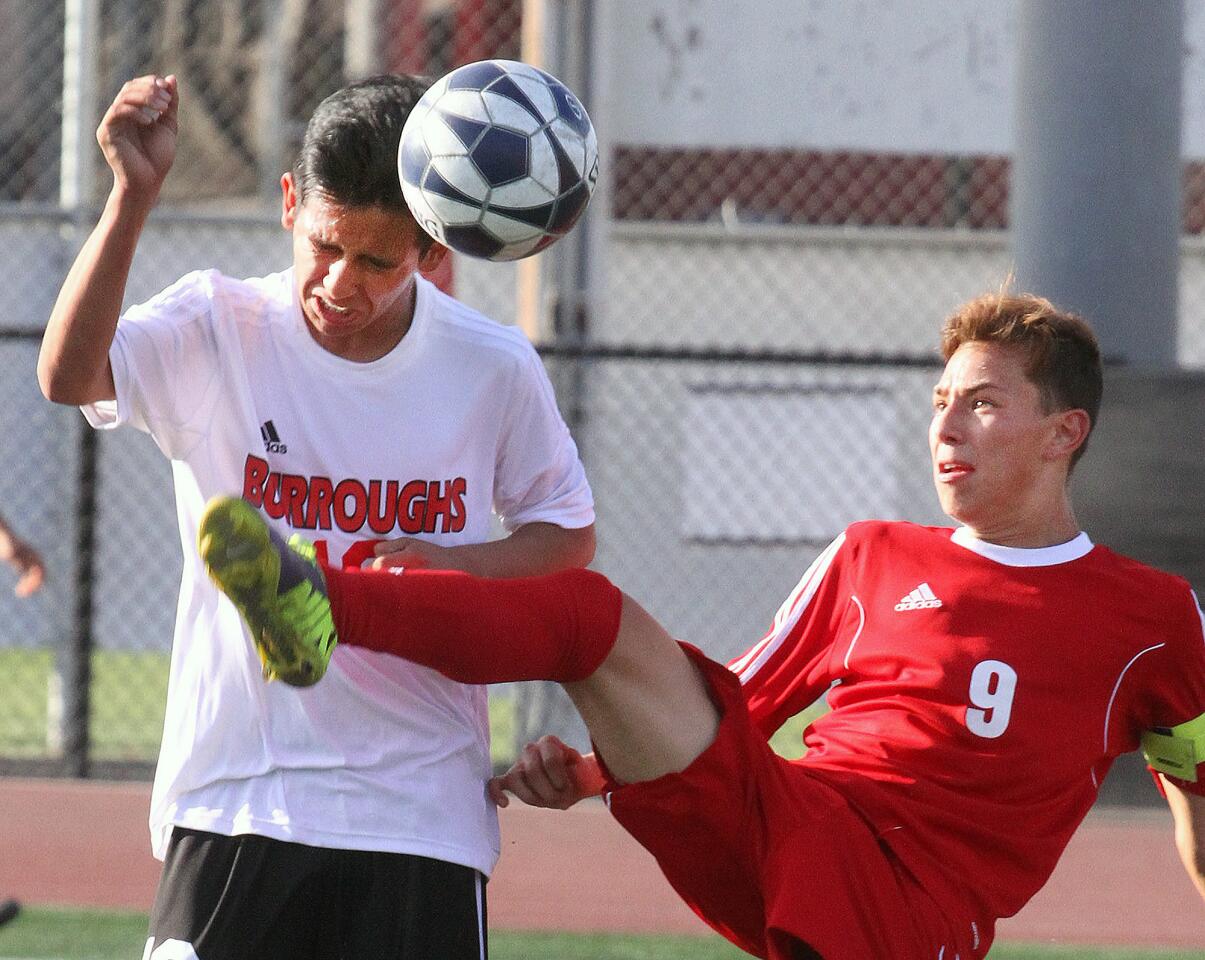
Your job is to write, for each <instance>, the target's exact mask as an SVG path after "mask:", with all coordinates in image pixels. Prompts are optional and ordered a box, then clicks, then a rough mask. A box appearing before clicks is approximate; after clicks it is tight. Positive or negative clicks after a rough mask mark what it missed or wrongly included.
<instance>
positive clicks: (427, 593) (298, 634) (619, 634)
mask: <svg viewBox="0 0 1205 960" xmlns="http://www.w3.org/2000/svg"><path fill="white" fill-rule="evenodd" d="M198 540H199V543H200V547H201V555H202V559H203V560H204V561H205V563H206V566H207V568H208V569H209V572H210V574H211V576H212V577H213V579H214V580H215V582H217V584H218V586H219V587H221V588H222V590H223V591H224V592H226V593H227V595H229V596H230V597H231V599H232V600H233V601H234V603H235V605H236V606H237V607H238V608H239V611H240V613H242V614H243V616H244V619H246V620H247V621H248V623H249V624H250V625H251V628H252V634H253V637H254V638H255V640H256V645H257V647H258V648H259V650H260V655H261V657H263V658H264V659H265V664H266V666H267V667H269V671H268V672H276V673H277V675H279V676H280V677H281V679H284V680H285V681H286V682H296V678H295V672H294V671H272V670H271V669H270V668H271V667H272V664H273V662H274V658H280V659H281V660H282V662H284V663H286V664H290V665H291V664H295V663H297V662H308V661H313V660H315V659H316V660H318V661H320V663H321V668H322V670H324V669H325V662H326V660H327V659H329V657H330V651H331V649H332V646H333V644H332V643H331V642H330V624H332V623H333V627H334V632H335V634H336V635H337V637H338V642H339V643H343V644H350V645H352V646H360V647H364V648H367V649H372V650H378V651H381V652H386V653H391V654H394V655H396V656H400V657H404V658H406V659H408V660H412V661H414V662H416V663H420V664H423V665H424V666H427V667H431V668H432V669H434V670H438V671H439V672H441V673H443V674H445V675H446V676H448V677H451V678H452V679H454V680H458V681H460V682H462V683H501V682H506V681H514V680H536V679H542V680H555V681H557V682H559V683H562V684H563V685H564V686H565V689H566V691H567V692H568V694H569V696H570V697H571V699H572V700H573V702H574V704H575V706H576V707H577V709H578V711H579V712H580V713H581V715H582V718H583V720H585V723H586V727H587V729H588V730H589V731H590V735H591V737H592V738H593V739H594V742H595V744H596V746H597V747H598V749H599V751H600V753H601V754H602V756H603V758H604V760H605V761H606V762H607V765H608V767H609V768H610V770H611V772H612V774H613V775H614V776H615V777H616V778H618V779H619V780H621V781H624V782H638V781H645V780H651V779H655V778H656V777H659V776H662V775H664V774H666V773H671V772H676V771H679V770H682V769H684V768H685V767H686V766H687V765H688V764H689V763H690V762H691V761H692V760H693V759H694V758H695V757H697V756H698V755H699V754H700V753H702V751H703V750H704V749H706V748H707V746H708V745H709V744H710V743H711V742H712V740H713V739H714V737H715V732H716V729H717V727H718V723H719V713H718V710H717V709H716V707H715V705H714V704H713V702H712V700H711V697H710V695H709V692H708V688H707V685H706V683H705V682H704V680H703V678H702V676H701V674H700V673H699V671H698V670H697V668H696V667H695V666H694V665H693V664H692V663H691V662H690V661H689V660H688V659H687V657H686V654H685V653H683V651H682V649H681V647H679V645H678V643H677V642H676V641H675V640H674V639H673V638H672V637H670V635H669V634H668V633H667V632H666V631H665V629H664V628H663V627H662V626H661V625H660V624H659V623H657V621H656V620H655V619H653V617H651V616H650V615H649V614H648V613H647V612H646V611H645V610H643V609H642V608H641V607H640V605H639V604H637V603H636V602H635V601H634V600H632V599H631V598H629V597H625V596H624V595H623V594H622V593H621V592H620V591H619V590H618V588H616V587H615V586H614V585H613V584H611V583H610V582H609V581H608V580H607V579H606V578H605V577H602V576H601V575H599V574H597V573H593V572H591V571H588V570H567V571H562V572H560V573H555V574H550V575H547V576H542V577H529V578H522V579H514V580H487V579H482V578H478V577H472V576H469V575H468V574H463V573H455V572H447V571H412V572H408V573H405V574H401V575H398V574H396V573H391V572H387V571H359V570H354V571H342V570H333V569H330V568H324V569H323V571H322V576H321V577H319V578H315V577H313V576H312V572H313V570H314V567H313V561H312V558H311V557H309V556H306V555H305V554H304V552H299V551H298V550H297V549H295V548H293V547H289V546H288V545H286V544H285V543H284V541H283V540H282V539H281V538H280V537H279V535H278V534H276V533H275V532H274V531H272V530H271V529H270V528H269V527H268V526H267V523H266V522H265V521H264V520H263V518H262V517H261V516H260V515H259V513H258V512H257V511H255V510H254V508H252V507H251V506H250V505H249V504H246V503H244V502H243V501H241V500H238V499H236V498H221V499H218V500H215V501H213V502H211V504H210V505H209V507H208V508H207V509H206V513H205V516H204V517H203V518H202V522H201V526H200V530H199V535H198ZM303 581H304V584H303V586H302V587H301V588H299V587H298V584H301V583H302V582H303ZM316 587H320V588H321V589H317V588H316ZM299 593H304V594H305V603H304V604H299V603H298V602H297V596H298V594H299ZM315 596H318V597H319V598H320V601H315V600H314V599H313V597H315ZM327 602H329V610H330V617H329V618H325V617H316V616H315V610H314V608H315V606H316V605H324V604H326V603H327ZM315 624H317V626H315ZM321 672H322V671H321V670H318V671H314V673H316V674H317V676H318V677H320V676H321ZM312 675H313V674H311V673H307V674H306V675H305V676H304V677H301V678H300V679H301V680H302V681H309V682H313V681H312V680H310V677H311V676H312ZM299 685H305V684H304V683H301V684H299Z"/></svg>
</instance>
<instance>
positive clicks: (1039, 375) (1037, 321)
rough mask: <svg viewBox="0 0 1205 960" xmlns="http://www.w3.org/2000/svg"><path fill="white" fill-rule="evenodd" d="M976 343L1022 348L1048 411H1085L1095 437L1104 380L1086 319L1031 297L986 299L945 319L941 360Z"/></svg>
mask: <svg viewBox="0 0 1205 960" xmlns="http://www.w3.org/2000/svg"><path fill="white" fill-rule="evenodd" d="M972 341H984V342H987V343H1001V344H1005V345H1007V346H1015V347H1018V348H1019V349H1020V350H1021V351H1022V352H1024V354H1025V355H1026V363H1025V375H1026V376H1027V377H1028V378H1029V380H1030V381H1031V382H1032V383H1034V384H1036V385H1037V387H1038V389H1039V390H1040V391H1041V394H1042V404H1043V406H1044V407H1045V409H1046V411H1047V412H1052V411H1054V410H1083V411H1085V412H1086V413H1087V414H1088V433H1089V435H1091V433H1092V428H1093V427H1095V426H1096V418H1097V415H1098V414H1099V413H1100V398H1101V393H1102V392H1103V389H1104V377H1103V373H1102V369H1101V359H1100V346H1099V344H1098V343H1097V342H1096V334H1094V333H1093V332H1092V328H1091V327H1090V326H1089V325H1088V323H1087V321H1086V320H1084V319H1083V318H1082V317H1079V316H1077V315H1076V314H1074V313H1067V312H1066V311H1062V310H1059V309H1058V308H1057V307H1056V306H1055V305H1054V304H1052V303H1051V302H1050V301H1049V300H1045V299H1043V298H1042V297H1036V296H1034V295H1032V294H1028V293H1025V294H1016V295H1014V294H1009V293H1005V292H1001V293H992V294H986V295H984V296H982V297H978V298H976V299H974V300H971V301H969V302H968V303H964V304H963V305H962V306H961V307H959V308H958V309H957V310H956V311H955V312H954V313H953V315H951V316H950V317H949V318H948V319H947V320H946V322H945V326H943V327H942V331H941V355H942V356H943V357H944V358H945V359H946V360H949V359H950V357H952V356H953V355H954V352H955V351H956V350H957V349H958V348H959V347H961V346H962V345H963V344H964V343H970V342H972ZM1087 446H1088V441H1087V439H1086V438H1085V440H1084V442H1083V443H1082V444H1080V447H1079V449H1078V450H1076V451H1075V452H1074V453H1073V454H1072V455H1071V466H1075V464H1076V462H1077V461H1078V460H1079V458H1080V457H1081V456H1082V455H1083V453H1084V450H1085V449H1086V448H1087Z"/></svg>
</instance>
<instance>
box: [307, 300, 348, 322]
mask: <svg viewBox="0 0 1205 960" xmlns="http://www.w3.org/2000/svg"><path fill="white" fill-rule="evenodd" d="M310 299H311V301H312V302H313V304H314V311H315V312H316V313H317V314H318V316H319V317H321V318H322V319H323V320H324V321H327V322H329V323H339V322H340V321H343V320H346V319H347V318H348V317H349V316H351V312H352V311H351V307H341V306H339V305H337V304H334V303H331V301H329V300H327V299H326V297H323V296H321V295H319V294H314V295H313V296H312V297H311V298H310Z"/></svg>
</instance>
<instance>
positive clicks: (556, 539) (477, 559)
mask: <svg viewBox="0 0 1205 960" xmlns="http://www.w3.org/2000/svg"><path fill="white" fill-rule="evenodd" d="M448 553H449V554H450V555H451V556H452V557H453V558H454V560H455V567H456V568H457V569H460V570H464V571H465V572H466V573H471V574H473V575H474V576H478V577H495V578H498V577H506V578H511V577H535V576H540V575H542V574H546V573H556V572H557V571H559V570H569V569H572V568H574V567H584V566H586V564H588V563H589V562H590V561H591V560H592V559H593V558H594V527H593V526H589V527H582V528H580V529H574V530H570V529H566V528H564V527H558V526H556V525H555V524H551V523H529V524H526V525H525V526H522V527H520V528H519V529H518V530H516V531H515V532H514V533H512V534H511V535H510V536H509V537H504V538H503V539H501V540H491V541H489V542H488V543H475V544H465V545H463V546H458V547H449V548H448Z"/></svg>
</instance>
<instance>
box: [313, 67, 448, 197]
mask: <svg viewBox="0 0 1205 960" xmlns="http://www.w3.org/2000/svg"><path fill="white" fill-rule="evenodd" d="M428 85H429V84H428V82H427V81H426V80H423V79H421V78H419V77H411V76H401V75H394V74H382V75H381V76H376V77H368V78H367V79H365V80H359V81H357V82H356V83H352V84H348V85H347V86H346V87H342V88H340V89H339V90H336V91H335V92H334V93H332V94H331V95H330V96H329V97H327V98H326V99H325V100H323V101H322V102H321V103H320V104H318V108H317V109H316V110H315V111H314V113H313V116H311V117H310V122H309V123H308V124H307V125H306V128H305V139H304V140H302V143H301V150H300V152H299V153H298V154H297V160H296V162H295V163H294V164H293V181H294V186H295V189H296V191H297V199H298V201H299V202H301V201H303V200H304V199H305V198H306V197H307V196H308V195H309V194H310V193H311V192H314V193H319V194H321V195H322V196H324V197H327V198H328V199H330V200H332V201H334V202H335V203H339V204H342V205H344V206H349V207H368V206H380V207H384V208H385V209H387V210H392V211H402V212H408V208H407V206H406V201H405V199H404V198H403V197H402V185H401V181H400V180H399V179H398V172H397V150H398V142H399V141H400V140H401V138H402V127H403V126H404V125H405V123H406V118H407V117H409V116H410V111H411V110H412V109H413V108H414V105H415V104H416V103H417V102H418V100H419V98H420V97H421V96H422V95H423V94H424V93H425V92H426V90H427V87H428Z"/></svg>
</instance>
